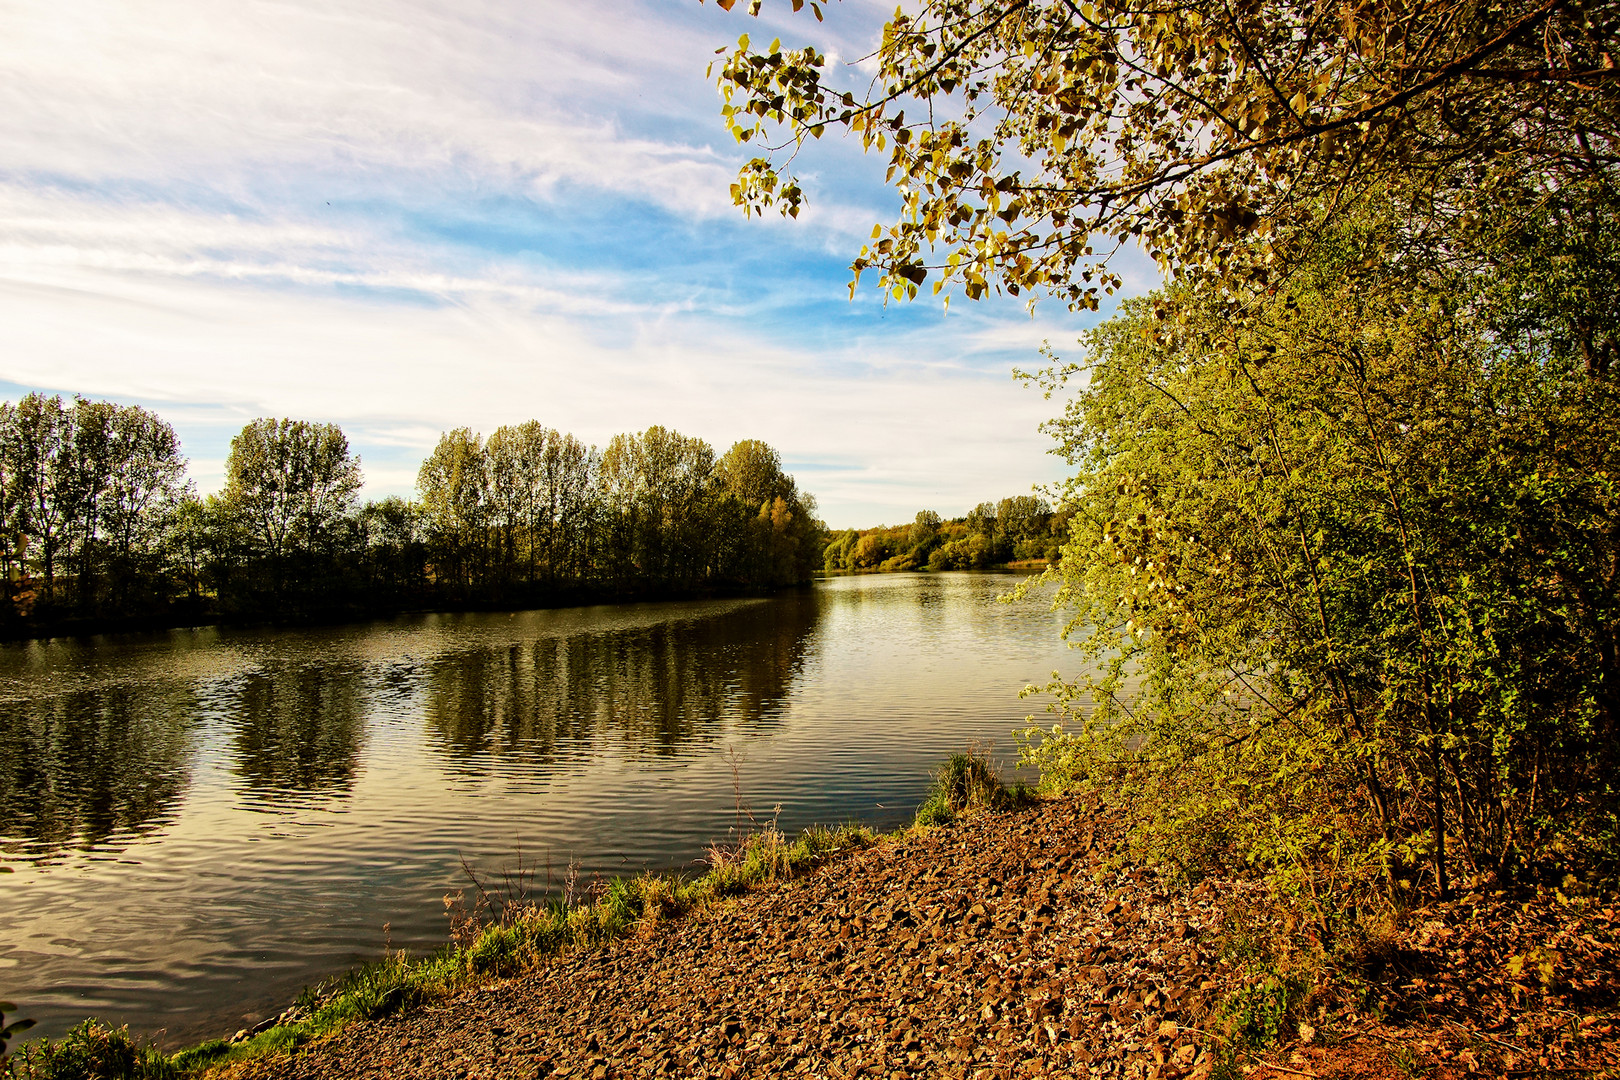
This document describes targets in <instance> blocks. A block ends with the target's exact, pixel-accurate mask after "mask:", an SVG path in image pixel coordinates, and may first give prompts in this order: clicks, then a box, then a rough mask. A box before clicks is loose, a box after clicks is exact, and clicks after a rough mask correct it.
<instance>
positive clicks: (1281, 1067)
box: [1259, 1061, 1316, 1077]
mask: <svg viewBox="0 0 1620 1080" xmlns="http://www.w3.org/2000/svg"><path fill="white" fill-rule="evenodd" d="M1259 1065H1260V1068H1262V1069H1275V1070H1277V1071H1278V1072H1284V1073H1288V1074H1290V1075H1291V1076H1310V1077H1315V1076H1316V1074H1315V1073H1313V1072H1306V1071H1305V1070H1304V1069H1290V1068H1289V1067H1288V1066H1286V1065H1273V1064H1272V1063H1271V1062H1269V1061H1262V1062H1260V1063H1259Z"/></svg>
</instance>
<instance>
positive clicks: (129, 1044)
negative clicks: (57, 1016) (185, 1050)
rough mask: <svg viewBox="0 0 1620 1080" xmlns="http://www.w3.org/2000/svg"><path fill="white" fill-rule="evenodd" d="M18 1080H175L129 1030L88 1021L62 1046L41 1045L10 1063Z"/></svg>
mask: <svg viewBox="0 0 1620 1080" xmlns="http://www.w3.org/2000/svg"><path fill="white" fill-rule="evenodd" d="M5 1066H6V1069H7V1072H6V1073H5V1075H6V1076H7V1077H8V1078H14V1080H173V1078H175V1077H178V1076H179V1071H178V1070H177V1069H176V1068H175V1066H174V1065H173V1063H171V1062H170V1061H169V1059H168V1058H167V1057H165V1056H164V1055H163V1054H161V1053H159V1052H158V1051H157V1050H155V1049H153V1048H152V1047H149V1046H142V1045H140V1044H139V1043H137V1042H136V1041H135V1040H134V1039H132V1038H130V1035H129V1029H128V1028H117V1029H113V1028H109V1027H106V1026H104V1025H102V1024H101V1023H99V1022H97V1021H95V1020H86V1021H85V1022H84V1023H82V1024H80V1025H79V1026H78V1027H76V1028H74V1029H73V1030H72V1031H69V1032H68V1033H67V1034H66V1035H64V1036H62V1038H61V1039H60V1040H51V1039H40V1040H38V1041H37V1042H32V1043H29V1044H27V1045H26V1046H24V1047H22V1048H21V1049H20V1050H19V1051H18V1052H17V1053H16V1054H15V1055H13V1056H12V1057H11V1059H10V1060H9V1061H7V1062H6V1063H5Z"/></svg>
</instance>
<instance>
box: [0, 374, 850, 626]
mask: <svg viewBox="0 0 1620 1080" xmlns="http://www.w3.org/2000/svg"><path fill="white" fill-rule="evenodd" d="M186 468H187V462H186V459H185V457H184V456H183V455H182V454H181V452H180V440H179V439H178V438H177V437H176V435H175V432H174V429H173V428H172V427H170V426H169V424H168V423H166V422H165V421H163V420H162V419H161V418H160V417H158V416H156V415H155V414H153V413H151V412H148V411H147V410H145V409H141V408H137V407H133V406H124V405H117V404H114V403H111V402H105V401H88V400H85V399H82V398H75V399H74V400H73V401H71V402H64V401H63V399H62V398H60V397H46V396H44V395H42V394H30V395H28V396H27V397H24V398H23V399H22V400H21V401H19V402H17V403H16V404H10V403H0V570H3V572H4V574H5V578H6V582H7V585H8V596H7V600H8V602H7V603H5V604H4V605H0V607H3V610H0V626H3V628H4V629H5V630H6V631H7V632H9V633H11V634H13V635H16V634H26V633H30V632H36V631H39V630H43V629H50V628H54V627H63V626H85V627H90V626H95V625H98V624H100V625H121V624H130V623H141V622H154V623H164V622H176V621H191V620H202V619H210V618H221V619H241V618H246V619H282V618H294V619H296V618H308V617H321V618H331V617H342V616H344V615H349V614H365V613H370V612H378V611H390V610H401V609H409V608H418V607H443V606H453V607H487V606H505V605H515V604H527V603H545V602H550V601H557V600H567V599H584V598H590V597H623V596H642V595H660V594H693V593H703V592H712V591H758V590H766V589H772V588H776V587H780V586H784V585H789V584H793V583H796V582H800V581H804V580H806V579H808V578H809V576H810V574H811V572H812V571H813V570H814V569H815V568H816V566H817V565H818V563H819V561H820V557H821V538H822V532H823V529H822V525H821V523H820V522H819V521H818V520H816V513H815V511H816V505H815V500H814V498H813V497H812V496H810V495H808V494H807V493H804V492H800V491H799V490H798V489H797V487H796V485H795V484H794V481H793V478H792V477H791V476H788V475H787V474H785V473H784V472H783V471H782V466H781V458H780V457H779V455H778V454H777V452H776V451H775V450H774V449H772V448H771V447H769V446H767V445H766V444H765V443H762V442H759V441H757V440H744V441H741V442H738V443H736V444H735V445H733V446H732V447H731V449H730V450H728V451H727V452H726V453H725V454H724V455H720V456H718V457H717V456H716V454H715V452H714V449H713V448H712V447H711V446H709V444H708V443H706V442H704V441H703V440H701V439H696V438H690V437H687V436H684V435H681V434H679V433H677V432H674V431H670V430H668V429H666V428H662V427H656V426H655V427H650V428H648V429H647V430H646V431H644V432H641V433H639V434H633V435H617V436H615V437H614V438H613V439H612V441H611V442H609V443H608V446H607V448H606V449H605V450H598V449H597V448H595V447H594V446H586V445H585V444H583V443H581V442H580V441H579V440H578V439H577V438H575V437H574V436H572V435H569V434H566V433H564V432H560V431H555V430H552V429H550V428H547V427H545V426H543V425H541V424H540V423H538V422H536V421H529V422H528V423H524V424H518V425H513V426H507V427H501V428H498V429H497V430H496V431H495V432H494V433H493V434H491V435H490V436H489V437H488V438H487V439H485V438H482V437H481V436H480V435H478V434H476V433H474V432H473V431H471V430H470V429H468V428H458V429H456V430H455V431H451V432H448V433H446V434H445V435H443V436H442V437H441V438H440V440H439V444H438V446H437V447H436V448H435V449H434V451H433V453H432V454H431V455H430V456H429V457H428V459H427V460H426V461H424V462H423V463H422V466H421V469H420V471H419V472H418V475H417V496H418V497H417V499H416V500H415V501H407V500H405V499H401V498H397V497H395V498H387V499H382V500H379V501H374V502H367V503H365V504H364V505H361V504H360V503H359V502H358V500H357V497H356V493H357V492H358V491H359V489H360V486H361V479H362V477H361V471H360V461H359V459H358V458H357V457H355V456H354V455H353V454H352V453H351V452H350V449H349V443H348V439H347V438H346V437H345V436H344V434H343V431H342V430H341V429H340V428H339V427H337V426H336V425H334V424H321V423H311V422H307V421H301V420H270V419H264V420H255V421H253V422H252V423H250V424H248V425H247V426H246V427H244V428H243V429H242V431H241V433H240V434H239V435H237V436H236V438H235V439H233V440H232V442H231V450H230V455H229V457H228V458H227V460H226V483H225V487H224V489H223V490H222V491H220V492H219V493H218V494H216V495H210V496H208V497H207V498H199V497H198V496H197V494H196V490H195V488H194V486H193V485H192V484H191V483H190V482H189V481H188V480H187V479H186Z"/></svg>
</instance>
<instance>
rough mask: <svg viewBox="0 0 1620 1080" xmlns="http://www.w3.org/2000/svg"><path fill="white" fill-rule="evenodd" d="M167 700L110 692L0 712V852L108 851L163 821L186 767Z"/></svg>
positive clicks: (179, 726) (181, 732) (176, 715)
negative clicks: (92, 849)
mask: <svg viewBox="0 0 1620 1080" xmlns="http://www.w3.org/2000/svg"><path fill="white" fill-rule="evenodd" d="M173 696H174V695H160V694H154V693H152V692H151V691H150V689H149V688H145V687H133V686H120V687H111V688H101V689H95V690H82V691H70V692H67V693H62V694H58V695H55V696H52V697H42V698H35V699H30V700H24V701H10V702H6V703H4V704H0V850H4V851H5V852H7V853H9V854H15V855H23V856H31V857H39V856H48V855H49V854H51V853H52V852H55V851H60V850H61V849H63V848H69V847H80V848H85V849H91V848H105V847H112V848H115V849H116V848H117V847H120V846H122V844H124V843H127V842H128V841H129V840H130V839H132V838H134V837H137V836H140V835H144V834H146V833H149V832H151V831H153V830H154V829H157V828H159V827H160V826H162V825H163V824H164V823H166V822H167V821H169V820H170V819H171V817H172V816H173V814H174V813H175V812H176V810H177V809H178V807H179V803H180V799H181V796H182V795H183V794H184V792H185V789H186V786H187V783H188V780H189V768H190V767H189V747H190V737H189V733H188V730H187V722H186V721H185V720H184V719H183V718H184V717H185V716H186V715H187V712H186V710H185V709H184V708H181V707H177V705H178V703H177V702H176V701H174V700H172V697H173ZM179 696H184V695H179Z"/></svg>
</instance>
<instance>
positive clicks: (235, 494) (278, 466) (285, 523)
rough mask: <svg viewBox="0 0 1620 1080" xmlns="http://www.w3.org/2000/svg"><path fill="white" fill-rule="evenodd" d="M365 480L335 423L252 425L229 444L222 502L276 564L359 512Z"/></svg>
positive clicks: (267, 422)
mask: <svg viewBox="0 0 1620 1080" xmlns="http://www.w3.org/2000/svg"><path fill="white" fill-rule="evenodd" d="M360 483H361V474H360V459H359V458H357V457H355V456H353V455H352V454H350V453H349V440H348V438H347V437H346V436H345V435H344V434H343V430H342V429H341V428H339V427H338V426H337V425H336V424H321V423H314V422H311V421H308V420H271V419H263V420H254V421H253V422H252V423H250V424H248V425H247V426H245V427H243V428H242V431H241V433H240V434H238V435H237V436H236V438H234V439H232V440H231V451H230V454H229V455H228V456H227V457H226V459H225V490H224V492H223V501H224V503H225V505H226V507H227V508H228V509H229V510H230V511H231V512H232V513H233V514H235V515H237V516H238V517H239V518H240V519H241V521H242V522H243V523H244V525H245V526H246V528H247V530H248V533H249V535H250V536H251V537H252V539H253V541H254V542H255V544H256V545H257V546H258V547H259V550H260V551H261V552H262V553H263V554H265V555H267V556H268V557H269V558H270V559H272V560H277V561H279V560H280V559H282V558H283V557H285V556H287V555H289V554H291V553H294V552H308V551H312V550H313V549H314V548H315V547H316V546H317V545H318V544H319V543H321V541H322V540H323V537H324V536H325V534H326V532H327V531H328V530H329V529H330V528H331V527H332V526H333V524H334V523H335V522H336V521H337V520H338V519H339V518H341V517H342V516H343V515H345V514H347V513H349V512H350V511H351V510H352V509H353V508H354V500H355V493H356V492H358V491H359V490H360Z"/></svg>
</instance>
